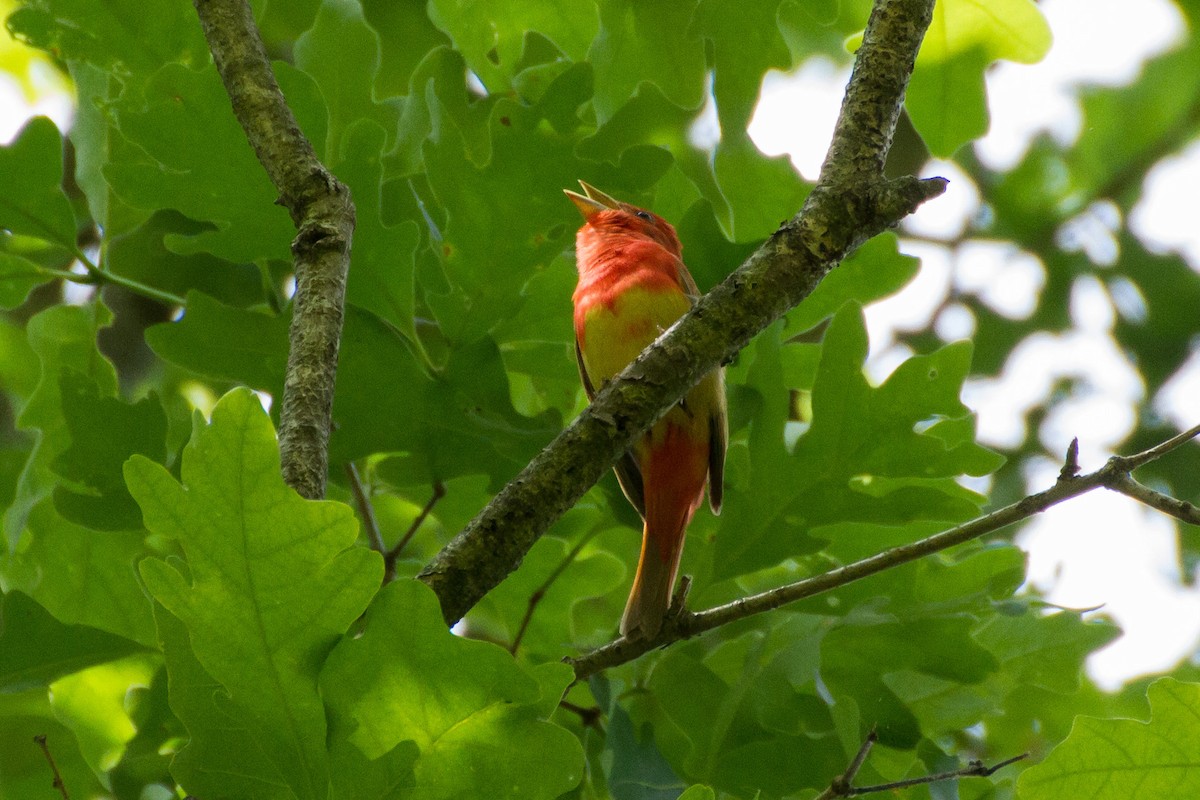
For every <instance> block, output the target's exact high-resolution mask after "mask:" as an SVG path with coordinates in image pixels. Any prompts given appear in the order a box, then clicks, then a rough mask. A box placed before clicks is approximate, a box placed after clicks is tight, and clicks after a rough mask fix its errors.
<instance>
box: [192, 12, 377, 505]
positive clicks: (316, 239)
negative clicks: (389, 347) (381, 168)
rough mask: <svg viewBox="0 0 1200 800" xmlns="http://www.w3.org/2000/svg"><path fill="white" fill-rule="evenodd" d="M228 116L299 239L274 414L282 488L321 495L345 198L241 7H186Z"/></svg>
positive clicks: (347, 211)
mask: <svg viewBox="0 0 1200 800" xmlns="http://www.w3.org/2000/svg"><path fill="white" fill-rule="evenodd" d="M194 2H195V6H196V13H197V14H199V16H200V24H201V26H202V27H203V28H204V36H205V38H206V39H207V40H208V47H209V50H211V51H212V55H213V61H214V62H215V63H216V65H217V71H218V72H219V73H220V74H221V80H222V81H223V82H224V84H225V91H226V92H227V93H228V94H229V99H230V102H231V103H232V104H233V113H234V115H235V116H236V117H237V120H238V122H239V123H241V126H242V129H243V130H244V131H245V132H246V138H247V139H249V140H250V145H251V146H252V147H253V148H254V152H255V154H256V155H257V156H258V160H259V162H260V163H261V164H262V165H263V169H265V170H266V172H267V175H268V176H269V177H270V179H271V182H272V183H273V184H275V188H276V189H278V190H279V202H280V204H282V205H283V206H284V207H286V208H287V210H288V212H289V213H290V214H291V217H292V222H293V223H295V225H296V229H297V234H296V238H295V239H293V240H292V258H293V259H294V261H295V272H296V295H295V299H294V305H293V310H292V326H291V332H290V339H291V346H290V348H289V351H288V364H287V376H286V378H285V379H284V386H283V403H282V408H281V411H280V415H279V420H280V422H279V454H280V461H281V462H282V469H283V479H284V480H285V481H286V482H287V483H288V485H289V486H291V487H292V488H293V489H295V490H296V491H297V492H299V493H300V494H301V495H303V496H304V497H307V498H309V499H317V498H321V497H324V496H325V479H326V473H327V471H328V459H329V456H328V444H329V429H330V416H331V412H332V409H333V385H334V378H335V376H336V374H337V357H338V343H339V341H340V340H341V336H342V318H343V315H344V301H345V296H346V274H347V272H348V270H349V266H350V243H351V240H352V239H353V236H354V203H353V202H352V201H351V199H350V190H349V189H348V188H347V187H346V186H344V185H343V184H342V183H340V182H339V181H338V180H337V178H335V177H334V176H333V175H332V174H331V173H330V172H329V171H328V170H327V169H325V167H324V165H323V164H321V161H320V159H318V158H317V154H316V151H315V150H313V147H312V144H311V143H310V142H309V141H308V139H307V138H305V136H304V133H303V132H302V131H301V130H300V126H299V125H298V124H297V122H296V118H295V117H294V116H293V115H292V112H291V109H289V108H288V106H287V103H286V101H285V100H284V97H283V93H282V92H281V91H280V89H279V84H278V83H276V81H275V75H274V73H272V72H271V65H270V62H268V60H267V54H266V51H265V50H264V49H263V44H262V39H261V38H260V37H259V34H258V28H257V27H256V26H255V24H254V15H253V13H252V12H251V10H250V4H249V3H248V2H246V0H194Z"/></svg>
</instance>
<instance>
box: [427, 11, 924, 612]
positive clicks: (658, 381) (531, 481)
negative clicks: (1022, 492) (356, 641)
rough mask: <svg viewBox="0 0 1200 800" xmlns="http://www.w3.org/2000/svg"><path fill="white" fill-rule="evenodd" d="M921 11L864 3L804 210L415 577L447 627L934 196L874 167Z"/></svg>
mask: <svg viewBox="0 0 1200 800" xmlns="http://www.w3.org/2000/svg"><path fill="white" fill-rule="evenodd" d="M933 5H934V0H876V2H875V5H874V9H873V10H872V12H871V18H870V20H869V21H868V22H867V27H866V30H865V32H864V33H863V42H862V46H861V47H859V49H858V53H857V55H856V57H855V65H854V71H853V73H852V74H851V78H850V84H849V86H848V87H847V90H846V96H845V100H844V102H843V104H842V111H841V115H840V117H839V118H838V123H837V125H836V127H835V130H834V135H833V142H832V144H831V146H830V150H829V155H828V157H827V158H826V160H825V164H824V166H823V167H822V169H821V178H820V180H819V181H818V182H817V185H816V187H814V189H813V191H812V192H811V193H810V194H809V195H808V198H807V199H806V200H805V201H804V207H803V208H802V209H801V210H800V212H799V213H798V214H797V215H796V216H795V217H794V218H793V219H791V220H789V221H787V222H785V223H784V224H783V225H782V226H781V227H780V228H779V230H777V231H776V232H775V233H774V234H773V235H772V236H771V237H770V238H769V239H768V240H767V242H766V243H765V244H764V245H763V246H762V247H761V248H759V249H758V250H757V251H755V252H754V253H753V254H752V255H751V256H750V258H749V259H748V260H747V261H746V262H745V263H744V264H743V265H742V266H741V267H739V268H738V269H737V270H736V271H735V272H734V273H733V274H732V275H730V276H729V277H728V278H727V279H726V280H725V281H724V282H722V283H721V284H719V285H718V286H716V287H715V288H713V290H712V291H710V292H709V293H708V294H707V295H705V296H704V297H702V298H700V300H699V301H698V302H697V304H696V306H695V307H694V308H693V309H692V310H691V311H690V312H688V313H687V314H685V315H684V316H683V317H682V318H681V319H680V320H679V321H678V322H676V323H675V324H674V325H672V326H671V328H670V329H669V330H667V332H666V333H664V334H663V335H662V336H660V337H659V339H658V340H657V341H656V342H655V343H654V344H652V345H650V347H648V348H647V349H646V350H645V351H644V352H643V353H642V354H641V355H640V356H639V357H638V358H637V359H636V360H635V361H634V362H633V363H632V364H630V365H629V366H628V367H627V368H626V369H625V370H624V371H622V372H621V374H620V375H619V376H618V378H617V379H615V380H612V381H610V382H609V383H608V384H606V385H605V386H604V388H602V389H601V390H600V392H598V393H597V395H596V397H595V399H594V400H593V401H592V404H591V405H590V406H589V407H588V408H587V409H585V410H584V412H583V413H582V414H580V416H579V417H578V418H577V419H576V420H575V422H574V423H572V424H571V425H570V426H569V427H568V428H567V429H566V430H565V431H563V432H562V433H561V434H559V436H558V437H557V438H556V439H555V440H554V441H553V442H551V444H550V445H549V446H547V447H546V449H544V450H543V451H542V452H541V453H539V454H538V455H537V456H536V457H535V458H534V459H533V460H532V461H531V462H530V463H529V465H528V466H527V467H526V468H525V469H524V470H523V471H522V472H521V474H520V475H518V476H517V477H516V478H514V479H513V480H512V481H511V482H510V483H509V484H508V485H507V486H505V487H504V489H502V490H501V491H500V493H499V494H498V495H496V497H495V498H494V499H493V500H492V502H490V503H489V504H488V505H487V507H485V508H484V509H483V510H482V511H481V512H480V513H479V514H478V516H476V517H475V519H474V520H472V521H471V523H470V524H469V525H468V526H467V527H466V528H465V529H464V530H463V531H462V532H461V533H459V535H458V536H456V537H455V538H454V540H453V541H451V542H450V543H449V544H448V545H447V546H446V547H445V548H444V549H443V550H442V551H441V552H440V553H438V555H437V557H436V558H435V559H434V560H433V561H432V562H431V563H430V564H429V565H428V566H427V567H426V568H425V570H424V571H423V572H422V573H421V575H420V577H421V580H423V581H425V582H426V583H427V584H429V586H430V587H432V588H433V590H434V591H435V592H436V593H437V595H438V599H439V600H440V601H441V605H442V614H443V617H444V618H445V620H446V621H447V622H451V623H452V622H455V621H457V620H458V619H459V618H460V617H462V615H463V614H465V613H466V612H467V611H468V610H469V609H470V608H471V607H472V606H474V605H475V604H476V603H477V602H478V601H479V599H480V598H482V597H483V596H484V595H485V594H486V593H487V592H489V591H490V590H491V589H492V588H493V587H494V586H496V585H497V584H498V583H500V582H501V581H502V580H504V578H506V577H507V576H508V574H509V573H510V572H512V571H513V570H514V569H516V567H517V566H518V565H519V564H520V562H521V559H522V558H523V557H524V555H525V554H526V553H527V552H528V551H529V548H530V547H532V546H533V543H534V542H535V541H537V539H538V537H539V536H541V535H542V533H544V532H545V531H546V530H547V529H548V528H549V527H550V525H551V524H552V523H553V522H554V521H555V520H556V519H558V517H560V516H561V515H562V514H563V513H564V512H565V511H566V510H567V509H568V508H570V507H571V506H572V505H574V503H575V502H576V501H577V500H578V499H579V498H580V497H582V496H583V493H584V492H586V491H587V490H588V489H589V488H590V487H591V486H592V485H593V484H594V483H595V482H596V481H597V480H599V478H600V476H601V475H602V474H603V472H604V471H605V470H606V469H608V467H609V466H610V465H611V464H612V463H613V462H614V461H616V460H617V458H618V457H619V456H620V455H621V454H622V453H624V452H625V451H627V450H628V449H629V447H630V445H631V444H632V443H633V442H634V441H635V440H636V439H637V437H639V436H641V435H642V434H643V433H644V432H645V431H646V430H647V429H648V428H649V427H650V426H651V425H652V424H654V422H655V420H657V419H658V417H659V416H661V415H662V414H663V413H664V412H665V411H666V410H667V409H668V408H670V407H671V406H672V405H674V404H675V403H676V402H678V400H679V398H681V397H683V395H684V394H685V393H686V392H687V391H688V390H689V389H691V387H693V386H695V385H696V383H697V381H699V380H700V378H701V377H703V376H704V375H706V374H707V373H709V372H711V371H712V370H713V368H714V367H716V366H717V365H718V364H721V363H724V362H726V361H728V360H729V359H730V358H731V357H732V356H733V355H734V354H735V353H737V352H738V351H739V350H741V349H742V348H743V347H745V346H746V345H747V344H748V343H749V342H750V340H751V339H752V338H753V337H754V336H756V335H757V334H758V333H759V332H760V331H762V330H763V329H764V328H766V327H767V326H768V325H770V324H771V323H772V322H773V321H775V320H776V319H778V318H779V317H780V316H782V315H783V314H784V313H786V312H787V311H788V310H789V309H791V308H793V307H794V306H796V305H797V304H798V303H799V302H800V301H801V300H803V299H804V298H805V297H807V296H808V295H809V294H811V293H812V291H813V289H814V288H815V287H816V286H817V284H818V283H819V282H820V281H821V279H822V278H824V277H825V275H826V274H828V272H829V271H830V270H831V269H833V268H834V267H835V266H837V264H838V263H840V262H841V260H842V259H843V258H845V257H846V256H847V255H848V254H849V253H851V252H852V251H853V250H854V249H855V248H856V247H858V246H859V245H860V244H862V243H863V242H864V241H866V240H867V239H869V238H871V237H872V236H874V235H876V234H877V233H880V232H881V231H884V230H886V229H888V228H891V227H892V226H894V225H895V224H896V223H897V222H898V221H899V220H900V219H901V218H903V217H904V216H906V215H907V214H910V213H912V211H914V210H915V209H916V208H917V207H918V206H920V205H921V204H922V203H924V202H925V201H927V200H930V199H932V198H934V197H937V196H938V195H940V194H942V192H944V191H945V188H946V181H945V179H943V178H930V179H927V180H918V179H917V178H914V177H911V176H909V177H904V178H899V179H896V180H889V179H887V178H886V177H885V175H884V172H883V165H884V162H885V160H886V158H887V153H888V150H889V148H890V147H891V142H892V134H893V132H894V130H895V124H896V119H897V117H898V116H899V113H900V106H901V103H902V101H903V98H904V91H905V88H906V87H907V85H908V78H909V75H910V74H911V73H912V67H913V63H914V61H915V59H916V54H917V50H918V49H919V48H920V45H921V40H922V38H923V37H924V34H925V30H926V28H928V26H929V21H930V19H931V18H932V14H933Z"/></svg>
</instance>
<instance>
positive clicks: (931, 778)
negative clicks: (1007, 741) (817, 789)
mask: <svg viewBox="0 0 1200 800" xmlns="http://www.w3.org/2000/svg"><path fill="white" fill-rule="evenodd" d="M1026 758H1029V753H1021V755H1019V756H1013V757H1012V758H1006V759H1004V760H1003V761H1001V762H1000V763H998V764H993V765H992V766H990V767H989V766H987V765H985V764H984V763H983V762H982V761H971V762H970V763H968V764H967V765H966V766H965V767H962V768H961V769H954V770H950V771H949V772H939V773H937V774H936V775H925V776H923V777H920V778H907V779H905V780H902V781H892V782H891V783H880V784H876V785H875V786H858V787H852V788H850V789H849V791H848V792H846V793H844V794H833V795H830V797H860V796H862V795H864V794H875V793H877V792H894V791H896V790H897V789H907V788H908V787H910V786H921V785H922V784H928V783H941V782H942V781H951V780H954V779H955V778H986V777H988V776H990V775H993V774H995V773H996V772H997V771H998V770H1001V769H1003V768H1004V767H1007V766H1009V765H1010V764H1015V763H1017V762H1018V761H1023V760H1024V759H1026Z"/></svg>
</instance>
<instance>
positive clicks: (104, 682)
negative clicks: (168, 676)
mask: <svg viewBox="0 0 1200 800" xmlns="http://www.w3.org/2000/svg"><path fill="white" fill-rule="evenodd" d="M160 664H161V662H160V660H159V657H158V654H154V655H150V654H142V655H138V656H131V657H128V658H124V659H121V660H120V661H113V662H111V663H107V664H98V665H96V666H93V667H88V668H87V669H84V670H81V671H79V672H76V673H74V674H71V675H67V676H65V677H63V678H60V679H59V680H57V681H55V682H54V683H53V684H51V686H50V706H51V708H53V709H54V716H55V717H57V718H58V719H59V720H60V721H61V722H62V723H63V724H64V725H66V726H67V728H69V729H70V730H71V731H72V733H74V734H75V739H76V741H78V742H79V749H80V751H81V752H82V753H83V757H84V759H85V760H86V761H87V762H88V765H89V766H91V768H92V771H94V772H95V773H96V775H97V776H98V777H101V778H103V777H104V776H105V775H106V773H108V772H109V770H111V769H112V768H113V767H114V766H115V765H116V764H117V763H118V762H119V761H120V760H121V757H122V755H123V754H124V752H125V745H126V744H127V743H128V742H129V741H130V740H132V739H133V737H134V736H135V735H136V734H137V729H136V728H135V727H134V723H133V720H132V719H130V717H129V710H130V709H129V707H128V706H126V700H127V696H128V695H129V693H130V691H131V690H132V689H134V688H135V687H139V686H146V685H147V684H149V683H150V680H151V679H152V678H153V677H154V673H155V672H157V671H158V669H159V666H160Z"/></svg>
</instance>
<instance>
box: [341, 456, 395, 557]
mask: <svg viewBox="0 0 1200 800" xmlns="http://www.w3.org/2000/svg"><path fill="white" fill-rule="evenodd" d="M346 477H347V478H349V480H350V493H351V494H353V495H354V504H355V505H357V506H358V515H359V516H360V517H361V518H362V524H363V528H365V529H366V531H367V541H369V542H370V543H371V549H372V550H374V551H375V552H377V553H379V555H381V556H385V557H386V556H387V545H386V544H384V542H383V534H382V533H380V531H379V521H378V520H376V519H375V508H374V507H373V506H372V505H371V498H370V497H368V496H367V490H366V489H365V488H364V487H363V483H362V478H360V477H359V475H358V467H357V466H355V465H354V462H353V461H347V462H346Z"/></svg>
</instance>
